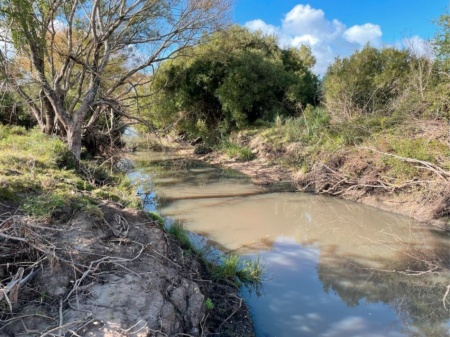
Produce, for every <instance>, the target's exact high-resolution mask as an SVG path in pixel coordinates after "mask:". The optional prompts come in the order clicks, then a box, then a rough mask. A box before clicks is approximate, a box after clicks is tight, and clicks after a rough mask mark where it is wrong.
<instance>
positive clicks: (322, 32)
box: [245, 4, 382, 75]
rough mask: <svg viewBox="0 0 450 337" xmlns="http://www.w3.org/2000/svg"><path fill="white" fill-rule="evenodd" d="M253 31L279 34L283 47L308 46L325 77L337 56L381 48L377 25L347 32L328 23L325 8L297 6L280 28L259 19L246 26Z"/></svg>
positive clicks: (342, 25) (333, 22) (338, 23)
mask: <svg viewBox="0 0 450 337" xmlns="http://www.w3.org/2000/svg"><path fill="white" fill-rule="evenodd" d="M245 26H246V27H247V28H249V29H250V30H252V31H256V30H261V31H262V32H264V33H266V34H272V35H277V36H278V38H279V41H280V45H281V46H282V47H288V46H292V47H299V46H301V45H308V46H310V47H311V50H312V52H313V54H314V56H315V57H316V59H317V64H316V66H315V68H314V71H315V72H316V73H317V74H321V75H322V74H324V73H325V71H326V69H327V67H328V65H329V64H330V63H331V62H332V61H333V60H334V58H335V57H337V56H343V57H345V56H348V55H350V54H351V53H352V52H353V51H355V50H356V49H358V48H361V47H363V46H364V45H365V44H366V43H370V44H372V45H373V46H376V47H379V46H381V37H382V31H381V28H380V26H378V25H375V24H373V23H363V24H362V25H355V26H352V27H350V28H348V29H347V27H346V25H345V24H344V23H342V22H340V21H339V20H337V19H334V20H328V19H327V18H326V17H325V13H324V11H323V10H321V9H315V8H312V7H311V6H310V5H301V4H300V5H297V6H295V7H294V8H293V9H292V10H291V11H289V12H288V13H287V14H286V15H285V17H284V18H283V20H282V21H281V23H280V26H274V25H269V24H267V23H265V22H264V21H262V20H260V19H257V20H253V21H249V22H247V23H246V24H245Z"/></svg>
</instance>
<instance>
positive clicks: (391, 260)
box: [140, 160, 450, 337]
mask: <svg viewBox="0 0 450 337" xmlns="http://www.w3.org/2000/svg"><path fill="white" fill-rule="evenodd" d="M146 172H147V173H148V174H150V175H151V176H152V180H153V182H154V189H155V190H156V194H157V195H158V196H159V197H160V205H159V206H158V205H157V207H158V208H159V210H160V212H161V213H162V215H164V216H167V217H170V218H173V219H175V220H179V221H182V223H183V225H184V227H185V228H186V229H188V230H189V231H192V232H194V233H198V234H201V235H203V236H204V237H206V238H207V239H208V240H209V241H210V242H213V243H214V244H215V245H216V246H217V247H219V248H220V249H221V250H223V251H234V252H237V253H239V254H241V255H243V256H245V257H246V258H249V259H252V258H256V257H260V258H262V259H263V261H264V263H265V267H266V275H265V279H264V282H263V295H262V296H256V295H255V294H254V293H249V292H246V291H245V290H244V295H245V297H246V299H247V303H248V304H249V305H250V308H251V312H252V315H253V320H254V323H255V329H256V332H257V336H258V337H263V336H264V337H265V336H286V337H289V336H322V337H334V336H335V337H341V336H342V337H350V336H355V337H356V336H367V337H381V336H392V337H394V336H430V337H441V336H450V313H449V311H448V310H447V309H446V308H450V295H449V298H448V301H447V302H446V303H445V304H446V307H444V302H443V297H444V295H445V292H446V289H447V288H446V287H447V285H449V284H450V277H449V274H448V273H444V272H441V269H440V268H441V267H445V266H447V267H449V254H450V250H449V246H450V245H449V241H450V240H449V237H448V235H447V234H443V233H439V232H433V231H431V230H429V229H425V228H424V227H422V226H421V225H419V224H417V223H416V222H414V221H412V220H410V219H408V218H404V217H401V216H397V215H395V214H391V213H387V212H383V211H380V210H378V209H375V208H371V207H367V206H364V205H360V204H356V203H351V202H347V201H343V200H339V199H335V198H328V197H323V196H315V195H310V194H305V193H265V192H266V191H263V190H261V189H260V188H258V187H256V186H253V185H252V184H250V183H249V182H248V180H247V179H245V178H244V177H242V176H240V175H238V174H236V173H235V172H232V171H226V170H220V169H218V168H214V167H205V166H203V165H201V164H198V163H197V164H195V163H194V164H193V163H188V162H184V161H183V160H176V161H171V162H167V161H164V160H159V161H156V162H154V163H153V164H152V165H151V166H149V167H148V169H146ZM140 174H142V171H141V173H140ZM154 206H155V205H153V207H154ZM438 271H439V273H438Z"/></svg>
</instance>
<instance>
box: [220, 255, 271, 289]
mask: <svg viewBox="0 0 450 337" xmlns="http://www.w3.org/2000/svg"><path fill="white" fill-rule="evenodd" d="M264 269H265V268H264V264H263V263H262V260H261V259H260V258H259V257H258V258H257V259H256V260H245V261H242V260H241V258H240V256H239V255H235V254H229V255H224V256H223V258H222V261H220V263H218V264H216V265H214V266H213V269H212V271H213V276H214V277H215V278H216V279H228V280H231V281H233V282H234V283H235V284H236V285H238V286H240V285H242V284H246V285H255V286H257V285H259V284H260V283H261V282H262V276H263V274H264Z"/></svg>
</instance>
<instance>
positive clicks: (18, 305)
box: [0, 202, 254, 336]
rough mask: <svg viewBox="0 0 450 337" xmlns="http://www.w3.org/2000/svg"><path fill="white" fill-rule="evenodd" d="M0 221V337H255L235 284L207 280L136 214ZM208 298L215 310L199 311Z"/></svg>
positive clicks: (107, 207) (116, 210)
mask: <svg viewBox="0 0 450 337" xmlns="http://www.w3.org/2000/svg"><path fill="white" fill-rule="evenodd" d="M11 207H12V206H11V205H7V204H2V207H1V211H2V212H1V222H0V280H8V282H5V284H0V319H1V320H0V336H217V335H220V336H254V333H253V328H252V324H251V321H250V319H249V316H248V311H247V308H246V307H245V304H243V302H242V300H241V299H240V298H239V297H238V296H237V292H238V289H236V288H234V287H231V286H229V285H226V284H220V283H218V282H213V281H211V280H210V278H209V276H208V273H207V271H206V269H205V266H204V265H203V264H202V263H201V262H199V261H198V260H197V259H196V258H195V257H193V256H192V255H189V256H188V255H187V254H186V252H185V251H183V249H182V248H181V247H180V245H179V243H178V242H177V241H175V240H174V239H173V238H172V237H171V236H170V235H168V234H167V233H165V232H164V231H163V230H162V229H161V228H160V226H159V225H158V224H157V223H155V222H154V221H152V220H150V219H149V218H148V217H147V216H146V215H145V214H144V213H143V212H141V211H137V210H134V209H123V208H121V207H120V205H119V204H116V203H113V202H104V203H103V204H101V205H100V206H99V207H100V210H101V213H102V214H97V213H98V212H92V213H89V212H77V213H75V214H63V215H60V217H61V216H62V217H65V216H68V217H69V219H64V221H60V220H61V219H55V218H48V219H41V220H39V221H38V220H36V219H32V218H30V217H27V216H23V215H17V214H11ZM207 299H209V300H210V302H211V303H213V305H214V308H211V307H209V308H206V305H205V301H206V300H207Z"/></svg>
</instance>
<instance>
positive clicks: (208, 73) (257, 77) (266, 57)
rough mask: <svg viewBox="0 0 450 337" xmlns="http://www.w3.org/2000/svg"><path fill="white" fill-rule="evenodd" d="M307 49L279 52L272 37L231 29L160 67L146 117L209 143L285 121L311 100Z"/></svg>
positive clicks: (313, 85)
mask: <svg viewBox="0 0 450 337" xmlns="http://www.w3.org/2000/svg"><path fill="white" fill-rule="evenodd" d="M314 62H315V60H314V58H313V57H312V54H311V51H310V50H309V49H308V48H307V47H304V46H303V47H301V48H300V49H295V48H291V49H281V48H279V47H278V44H277V41H276V39H275V38H274V37H270V36H264V35H262V34H261V33H251V32H250V31H249V30H247V29H246V28H242V27H238V26H233V27H231V28H230V29H228V30H226V31H223V32H219V33H216V34H215V35H214V36H213V38H212V39H208V40H207V41H205V43H204V44H203V45H200V46H198V47H196V48H195V50H194V55H193V56H191V57H189V58H187V57H180V58H179V59H178V60H176V61H170V62H167V63H165V64H163V65H162V66H161V67H160V69H159V71H158V73H157V74H156V76H155V77H154V83H153V87H152V91H155V92H157V93H158V94H157V95H155V96H154V97H152V102H151V104H150V102H149V109H148V115H149V118H151V119H152V121H153V122H155V124H157V125H158V126H160V127H166V126H168V125H171V124H172V123H176V126H177V128H178V130H179V131H184V132H186V133H187V134H188V135H190V136H201V137H203V139H204V140H205V141H206V142H215V141H217V140H218V139H220V138H221V137H222V136H223V135H225V134H227V133H228V132H230V131H231V130H236V129H239V128H243V127H246V126H248V125H250V124H253V123H256V122H258V121H261V120H270V121H273V120H274V119H275V117H276V116H278V115H279V116H291V115H294V114H296V113H297V112H298V107H299V106H306V105H307V104H313V103H314V102H315V101H316V96H317V88H318V78H317V76H315V75H314V74H313V73H312V71H311V68H312V67H313V65H314Z"/></svg>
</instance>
